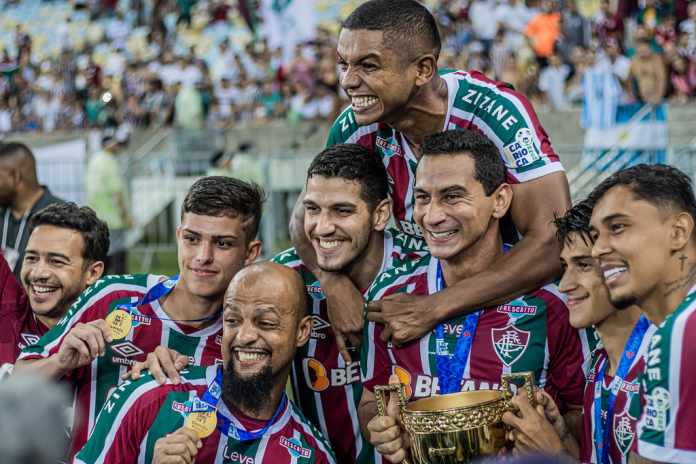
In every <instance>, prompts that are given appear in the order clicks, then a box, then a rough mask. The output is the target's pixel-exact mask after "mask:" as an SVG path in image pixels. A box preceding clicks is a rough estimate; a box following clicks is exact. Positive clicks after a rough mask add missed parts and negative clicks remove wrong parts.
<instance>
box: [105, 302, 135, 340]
mask: <svg viewBox="0 0 696 464" xmlns="http://www.w3.org/2000/svg"><path fill="white" fill-rule="evenodd" d="M132 325H133V317H132V316H131V315H130V313H129V312H128V311H124V310H122V309H117V310H116V311H112V312H110V313H109V315H108V316H106V326H107V327H108V328H109V330H110V331H111V338H113V339H114V340H120V339H122V338H125V337H126V335H128V332H130V329H131V326H132Z"/></svg>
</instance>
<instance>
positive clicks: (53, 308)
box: [0, 203, 109, 375]
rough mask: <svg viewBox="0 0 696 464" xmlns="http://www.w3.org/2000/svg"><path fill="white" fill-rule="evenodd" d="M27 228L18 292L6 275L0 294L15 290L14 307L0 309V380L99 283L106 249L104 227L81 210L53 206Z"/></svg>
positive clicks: (86, 210) (68, 205) (67, 205)
mask: <svg viewBox="0 0 696 464" xmlns="http://www.w3.org/2000/svg"><path fill="white" fill-rule="evenodd" d="M28 225H29V228H30V230H31V234H30V236H29V240H28V241H27V246H26V250H25V253H24V262H23V263H22V275H21V279H22V285H23V287H24V288H20V287H19V285H18V284H17V282H13V280H14V277H13V276H12V275H11V274H10V275H8V280H7V281H6V283H5V285H3V293H4V292H6V291H8V290H9V289H11V288H15V295H17V297H18V299H16V300H15V301H14V304H7V305H6V304H3V306H2V308H0V320H2V321H4V324H5V327H6V329H5V330H4V331H3V333H2V339H0V365H2V368H1V369H2V373H3V374H5V375H7V374H9V373H11V371H12V367H13V366H14V362H15V361H16V359H17V356H19V353H20V351H21V350H22V348H24V347H26V346H28V345H32V344H34V343H36V342H37V341H38V340H39V338H41V336H42V335H43V334H45V333H46V332H47V331H48V330H49V329H50V328H52V327H53V326H55V325H56V324H57V323H58V321H59V320H60V318H61V317H63V315H64V314H65V313H66V312H67V310H68V308H69V307H70V305H71V304H72V303H73V302H74V301H75V300H76V299H77V297H78V296H79V295H80V293H82V292H83V291H84V290H85V289H86V288H87V287H88V286H90V285H92V284H93V283H94V282H96V281H97V280H98V279H99V278H100V277H101V275H102V273H103V271H104V262H105V259H106V250H108V249H109V230H108V228H107V227H106V224H105V223H104V222H103V221H101V220H100V219H99V218H97V215H96V214H95V213H94V211H92V210H91V209H90V208H88V207H86V206H85V207H79V206H77V205H76V204H75V203H54V204H51V205H48V206H47V207H45V208H43V209H42V210H40V211H38V212H36V213H35V214H34V215H33V216H32V217H31V219H30V220H29V223H28ZM0 265H3V267H4V263H0ZM5 269H7V268H5ZM0 375H2V374H0Z"/></svg>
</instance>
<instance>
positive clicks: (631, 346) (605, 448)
mask: <svg viewBox="0 0 696 464" xmlns="http://www.w3.org/2000/svg"><path fill="white" fill-rule="evenodd" d="M649 327H650V321H649V320H648V319H647V318H646V317H645V316H643V315H641V316H640V319H639V320H638V323H636V326H635V327H634V328H633V331H632V332H631V335H630V337H628V341H627V342H626V346H625V348H624V351H623V353H622V354H621V360H620V361H619V365H618V367H617V369H616V374H615V375H614V379H613V380H612V381H611V384H610V385H609V393H608V395H609V396H608V397H607V415H606V421H604V420H602V388H603V385H604V374H605V372H606V369H607V363H608V360H609V356H608V355H607V358H606V359H605V360H604V362H603V363H602V364H601V366H600V368H599V371H598V372H597V377H596V378H595V388H594V401H593V403H594V404H593V409H594V442H595V450H596V453H597V458H598V459H599V464H608V463H609V439H610V432H611V429H612V424H613V421H614V406H615V405H616V396H617V394H618V393H619V390H620V389H621V386H622V385H623V383H624V378H625V377H626V375H627V374H628V371H629V370H630V369H631V364H632V363H633V359H634V358H635V357H636V354H637V353H638V350H639V349H640V345H641V343H642V342H643V337H644V336H645V332H646V331H647V330H648V328H649Z"/></svg>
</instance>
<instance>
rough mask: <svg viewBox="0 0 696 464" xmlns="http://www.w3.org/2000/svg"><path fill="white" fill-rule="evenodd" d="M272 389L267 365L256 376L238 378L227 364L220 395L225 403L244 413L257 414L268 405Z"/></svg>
mask: <svg viewBox="0 0 696 464" xmlns="http://www.w3.org/2000/svg"><path fill="white" fill-rule="evenodd" d="M272 389H273V371H272V370H271V366H270V365H267V366H265V367H264V368H263V369H261V371H260V372H259V373H257V374H254V375H252V376H250V377H246V378H244V377H240V376H239V375H238V374H237V373H236V372H234V367H233V366H232V362H230V363H228V365H227V367H226V368H225V370H224V372H223V377H222V394H223V396H224V398H225V401H229V402H231V403H232V404H233V405H234V406H235V407H237V408H238V409H240V410H242V411H244V412H252V413H258V412H260V411H261V409H262V408H263V406H264V405H266V404H268V401H270V397H271V390H272Z"/></svg>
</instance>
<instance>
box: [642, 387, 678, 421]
mask: <svg viewBox="0 0 696 464" xmlns="http://www.w3.org/2000/svg"><path fill="white" fill-rule="evenodd" d="M671 399H672V395H671V394H670V393H669V391H668V390H667V389H665V388H662V387H656V388H654V389H653V391H652V393H651V394H650V395H646V403H645V412H644V424H645V427H646V428H649V429H652V430H656V431H658V432H664V431H665V430H666V429H667V414H668V412H669V404H670V401H671Z"/></svg>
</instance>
